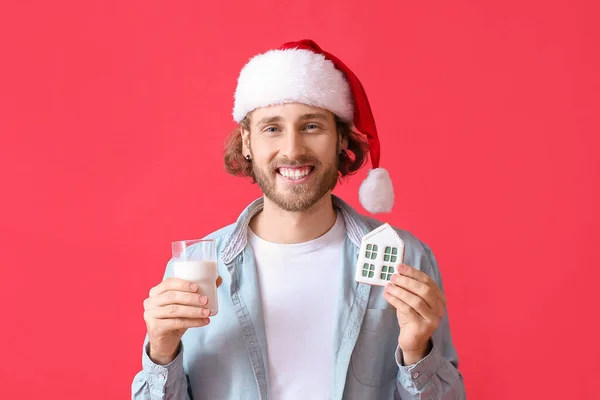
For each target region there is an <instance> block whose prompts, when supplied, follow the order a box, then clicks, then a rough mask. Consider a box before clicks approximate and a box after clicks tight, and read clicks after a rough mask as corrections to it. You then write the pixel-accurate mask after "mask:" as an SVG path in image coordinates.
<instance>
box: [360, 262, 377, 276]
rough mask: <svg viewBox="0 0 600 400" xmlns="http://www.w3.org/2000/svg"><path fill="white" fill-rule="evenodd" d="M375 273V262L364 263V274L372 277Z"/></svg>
mask: <svg viewBox="0 0 600 400" xmlns="http://www.w3.org/2000/svg"><path fill="white" fill-rule="evenodd" d="M374 275H375V266H374V265H373V264H367V263H365V265H363V270H362V276H364V277H367V278H372V277H373V276H374Z"/></svg>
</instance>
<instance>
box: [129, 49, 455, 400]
mask: <svg viewBox="0 0 600 400" xmlns="http://www.w3.org/2000/svg"><path fill="white" fill-rule="evenodd" d="M234 119H235V121H236V122H238V123H239V129H238V131H236V132H235V134H234V135H233V136H232V137H231V138H230V141H229V142H228V146H227V150H226V154H225V164H226V167H227V169H228V171H229V172H231V173H233V174H235V175H241V176H249V177H251V178H252V179H253V181H255V182H257V183H258V185H259V186H260V188H261V189H262V191H263V194H264V196H262V198H260V199H258V200H256V201H255V202H253V203H252V204H250V205H249V206H248V207H247V208H246V209H245V210H244V211H243V212H242V214H241V215H240V216H239V218H238V220H237V221H236V222H235V223H233V224H231V225H229V226H227V227H225V228H222V229H220V230H219V231H217V232H214V233H212V234H210V235H209V236H208V237H209V238H213V239H215V241H216V243H217V247H218V254H219V260H218V268H219V275H220V276H219V279H218V281H217V285H218V286H219V290H218V297H219V313H218V315H216V316H214V317H212V318H208V312H209V311H208V309H207V308H206V307H207V304H206V302H207V300H206V297H204V296H203V295H202V293H200V292H199V290H198V287H197V286H196V285H194V284H191V283H190V282H185V281H182V280H179V279H175V278H173V270H172V265H171V263H169V264H168V265H167V268H166V272H165V276H164V278H165V279H163V281H162V282H160V283H158V284H157V285H156V286H155V287H153V288H152V289H151V290H150V293H149V297H148V298H147V299H146V300H145V301H144V309H145V313H144V319H145V321H146V325H147V328H148V334H147V336H146V340H145V343H144V347H143V353H142V365H143V369H142V370H141V371H140V372H139V373H138V374H137V375H136V377H135V378H134V381H133V385H132V398H133V399H192V398H193V399H196V400H198V399H211V400H213V399H303V400H304V399H360V400H365V399H393V398H396V399H397V398H400V399H404V400H408V399H464V398H465V390H464V386H463V382H462V376H461V374H460V372H459V371H458V369H457V368H458V359H457V354H456V351H455V349H454V346H453V344H452V340H451V334H450V328H449V322H448V317H447V315H446V313H445V304H446V301H445V297H444V293H443V290H442V281H441V277H440V273H439V270H438V266H437V264H436V260H435V257H434V255H433V254H432V252H431V250H430V248H429V247H428V246H427V245H426V244H425V243H423V242H421V241H420V240H419V239H417V238H416V237H414V236H413V235H411V234H410V233H409V232H406V231H403V230H399V229H396V232H397V233H398V235H399V236H400V238H401V239H402V240H403V241H404V242H405V255H404V262H403V263H402V264H398V265H396V271H397V273H396V274H394V276H393V277H392V280H391V282H390V283H389V284H388V285H387V286H386V287H383V286H375V285H373V286H372V285H369V284H365V283H358V282H356V281H355V268H356V263H357V260H358V255H359V251H360V244H361V239H362V237H363V236H364V235H365V234H367V233H369V232H370V231H372V230H373V229H375V228H377V227H378V226H380V225H381V222H379V221H377V220H375V219H373V218H370V217H365V216H362V215H360V214H358V213H357V212H356V211H354V210H353V209H352V208H351V207H350V206H349V205H348V204H347V203H345V202H344V201H342V200H341V199H340V198H338V197H337V196H334V195H332V194H331V191H332V189H333V188H334V186H335V185H336V183H337V181H338V179H339V177H340V176H345V175H348V174H351V173H353V172H355V171H356V170H358V169H359V168H360V167H361V166H362V165H363V164H364V162H365V157H366V151H367V150H368V151H369V152H370V154H371V163H372V164H373V167H374V169H373V170H372V171H371V172H370V173H369V176H368V177H367V179H366V181H365V182H363V185H362V186H361V189H360V192H361V193H360V200H361V203H362V204H363V205H364V206H365V208H366V209H367V210H369V211H370V212H382V211H389V210H390V208H391V205H392V203H393V190H392V188H391V182H390V179H389V175H388V174H387V172H386V171H385V170H383V169H381V168H378V164H379V142H378V139H377V132H376V130H375V124H374V121H373V118H372V115H371V111H370V107H369V103H368V101H367V98H366V95H365V93H364V90H363V88H362V86H361V85H360V82H359V81H358V79H357V78H356V76H354V74H353V73H352V72H351V71H350V70H349V69H348V68H347V67H346V66H344V65H343V63H342V62H341V61H340V60H338V59H337V58H335V57H334V56H333V55H331V54H329V53H327V52H324V51H323V50H322V49H320V48H319V46H317V44H316V43H314V42H312V41H301V42H294V43H287V44H285V45H283V46H282V47H281V48H279V49H277V50H274V51H270V52H267V53H265V54H261V55H258V56H256V57H254V58H253V59H252V60H250V62H249V63H248V64H247V65H246V66H245V67H244V68H243V69H242V72H241V74H240V77H239V80H238V87H237V89H236V95H235V106H234ZM355 131H358V132H355ZM362 135H366V137H367V139H366V141H365V140H364V138H363V136H362Z"/></svg>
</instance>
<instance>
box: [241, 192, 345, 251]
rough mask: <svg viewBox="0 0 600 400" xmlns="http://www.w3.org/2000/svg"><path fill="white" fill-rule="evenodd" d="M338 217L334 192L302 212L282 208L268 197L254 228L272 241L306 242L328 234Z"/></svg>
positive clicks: (253, 223) (254, 230)
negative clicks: (332, 196) (333, 198)
mask: <svg viewBox="0 0 600 400" xmlns="http://www.w3.org/2000/svg"><path fill="white" fill-rule="evenodd" d="M336 217H337V215H336V212H335V210H334V208H333V203H332V200H331V195H330V194H328V195H325V196H323V198H322V199H321V200H319V201H318V202H317V204H315V205H314V206H313V207H312V208H310V209H309V210H306V211H301V212H290V211H285V210H282V209H281V208H279V207H278V206H277V205H276V204H274V203H273V202H271V201H270V200H269V199H268V198H266V197H265V198H264V207H263V210H262V211H261V212H260V213H259V214H257V215H256V216H255V217H254V218H253V219H252V221H250V229H252V231H253V232H254V233H255V234H256V235H258V236H259V237H261V238H262V239H264V240H267V241H269V242H273V243H281V244H293V243H303V242H307V241H309V240H313V239H316V238H318V237H320V236H322V235H324V234H325V233H327V231H329V230H330V229H331V227H332V226H333V225H334V224H335V220H336Z"/></svg>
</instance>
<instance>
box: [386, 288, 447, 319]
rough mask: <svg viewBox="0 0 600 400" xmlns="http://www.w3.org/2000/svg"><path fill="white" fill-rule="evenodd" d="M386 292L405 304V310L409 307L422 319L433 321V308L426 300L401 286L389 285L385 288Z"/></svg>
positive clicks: (403, 306)
mask: <svg viewBox="0 0 600 400" xmlns="http://www.w3.org/2000/svg"><path fill="white" fill-rule="evenodd" d="M385 292H386V293H387V294H389V295H392V296H393V297H395V298H396V299H398V300H400V301H401V302H402V303H404V305H401V307H402V308H403V309H406V307H407V306H408V307H409V308H411V309H412V310H414V311H415V312H416V314H417V315H418V316H419V317H420V318H422V319H427V320H428V319H432V317H433V315H434V314H435V313H434V311H433V310H432V308H431V307H430V306H429V305H428V304H427V303H426V302H425V300H423V299H422V298H420V297H419V296H417V295H415V294H413V293H411V292H409V291H408V290H406V289H404V288H401V287H400V286H396V285H394V284H388V285H387V286H386V287H385ZM399 311H401V310H399ZM401 312H402V311H401ZM403 313H404V312H403Z"/></svg>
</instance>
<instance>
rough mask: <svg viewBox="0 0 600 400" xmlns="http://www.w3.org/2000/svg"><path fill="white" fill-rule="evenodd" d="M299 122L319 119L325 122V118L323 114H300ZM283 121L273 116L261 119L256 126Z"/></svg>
mask: <svg viewBox="0 0 600 400" xmlns="http://www.w3.org/2000/svg"><path fill="white" fill-rule="evenodd" d="M298 119H299V120H300V121H305V120H308V119H321V120H327V116H326V115H325V114H322V113H310V114H302V115H301V116H300V117H299V118H298ZM282 120H283V118H281V117H280V116H279V115H275V116H272V117H265V118H263V119H261V120H260V121H258V125H263V124H265V125H267V124H272V123H274V122H281V121H282Z"/></svg>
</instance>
